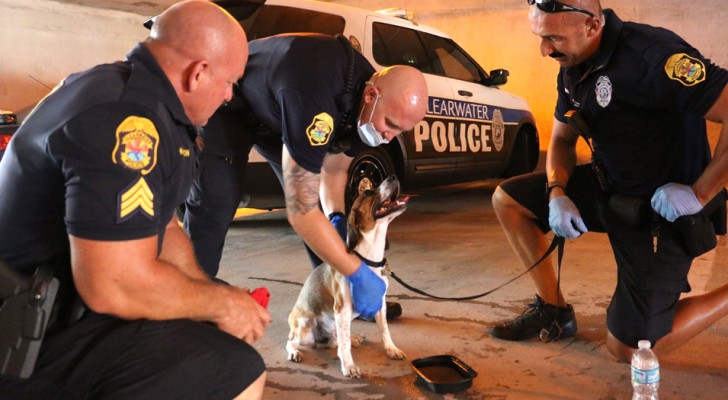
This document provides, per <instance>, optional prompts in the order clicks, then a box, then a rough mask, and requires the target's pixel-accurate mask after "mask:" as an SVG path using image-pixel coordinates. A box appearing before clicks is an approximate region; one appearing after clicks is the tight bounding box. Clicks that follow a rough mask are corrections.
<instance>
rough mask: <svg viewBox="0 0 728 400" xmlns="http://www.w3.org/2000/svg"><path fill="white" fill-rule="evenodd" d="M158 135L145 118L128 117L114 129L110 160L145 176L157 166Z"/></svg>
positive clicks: (150, 122) (151, 123) (152, 124)
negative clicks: (114, 137) (114, 141)
mask: <svg viewBox="0 0 728 400" xmlns="http://www.w3.org/2000/svg"><path fill="white" fill-rule="evenodd" d="M158 144H159V133H158V132H157V128H156V127H155V126H154V123H153V122H152V121H150V120H149V119H147V118H143V117H137V116H130V117H127V118H126V119H125V120H124V121H123V122H122V123H121V124H119V126H118V127H116V146H114V152H113V153H112V155H111V158H112V160H113V162H114V164H119V163H121V164H122V165H123V166H124V167H126V168H128V169H130V170H133V171H140V172H141V174H142V175H146V174H148V173H149V171H151V170H153V169H154V166H155V165H156V164H157V147H158V146H157V145H158Z"/></svg>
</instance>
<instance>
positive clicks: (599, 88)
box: [594, 75, 612, 108]
mask: <svg viewBox="0 0 728 400" xmlns="http://www.w3.org/2000/svg"><path fill="white" fill-rule="evenodd" d="M594 93H595V94H596V95H597V104H599V105H600V106H601V107H602V108H605V107H606V106H608V105H609V103H610V102H611V101H612V81H610V80H609V77H608V76H606V75H603V76H600V77H599V79H597V85H596V87H595V88H594Z"/></svg>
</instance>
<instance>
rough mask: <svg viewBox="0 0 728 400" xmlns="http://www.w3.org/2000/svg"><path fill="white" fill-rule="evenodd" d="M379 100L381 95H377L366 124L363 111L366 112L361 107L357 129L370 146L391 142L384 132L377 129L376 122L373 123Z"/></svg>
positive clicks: (362, 139) (363, 140) (361, 137)
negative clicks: (362, 116) (362, 117)
mask: <svg viewBox="0 0 728 400" xmlns="http://www.w3.org/2000/svg"><path fill="white" fill-rule="evenodd" d="M378 100H379V95H377V97H376V98H375V99H374V105H373V106H372V113H371V114H370V115H369V122H367V123H366V124H362V123H361V113H363V112H364V108H363V107H362V109H361V112H360V113H359V123H358V125H359V126H358V128H357V131H358V132H359V138H360V139H361V141H362V142H364V144H366V145H367V146H369V147H377V146H379V145H380V144H387V143H389V140H387V139H385V138H384V136H382V134H381V133H379V132H378V131H377V128H375V127H374V123H372V117H374V109H375V108H376V107H377V101H378Z"/></svg>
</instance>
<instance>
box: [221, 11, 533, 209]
mask: <svg viewBox="0 0 728 400" xmlns="http://www.w3.org/2000/svg"><path fill="white" fill-rule="evenodd" d="M217 3H218V4H220V5H221V6H223V7H225V8H226V9H227V10H228V11H229V12H230V13H231V14H232V15H233V16H235V17H236V18H237V19H238V20H240V22H241V25H242V26H243V28H244V29H245V31H246V33H247V34H248V39H249V40H253V39H259V38H263V37H267V36H271V35H275V34H279V33H288V32H317V33H323V34H329V35H334V34H337V33H341V34H343V35H344V36H346V37H347V38H349V40H350V41H351V42H352V44H353V45H354V48H355V49H356V50H358V51H359V52H361V53H362V54H363V55H364V56H365V57H366V58H367V59H368V60H369V62H370V63H371V64H372V65H373V66H374V68H375V69H377V70H381V69H383V68H385V67H387V66H390V65H395V64H406V65H411V66H413V67H415V68H417V69H419V70H420V71H422V72H423V73H424V75H425V78H426V80H427V85H428V89H429V102H428V109H427V115H426V117H425V119H424V120H423V121H422V122H420V123H418V124H417V125H416V126H415V128H414V129H413V131H412V132H405V133H403V134H402V135H399V136H398V137H397V139H396V140H393V141H392V142H391V143H389V144H387V145H382V146H379V147H376V148H371V149H368V150H367V151H365V152H364V153H362V154H359V155H358V156H357V157H356V158H355V159H354V160H353V162H352V164H351V167H350V170H349V179H348V185H347V192H346V196H347V203H348V204H351V202H352V200H353V199H354V198H355V197H356V196H357V195H358V194H359V193H360V191H361V190H363V189H366V188H368V187H373V186H376V185H378V184H379V183H380V182H381V181H382V180H383V179H384V178H386V177H387V176H388V175H391V174H396V175H397V177H398V178H399V180H400V182H401V183H402V187H403V190H404V191H405V192H413V191H418V192H419V191H423V190H426V189H428V188H432V187H435V186H442V185H446V184H452V183H461V182H469V181H476V180H484V179H490V178H499V177H508V176H513V175H517V174H521V173H525V172H530V171H532V170H533V169H534V168H535V167H536V164H537V162H538V156H539V138H538V133H537V130H536V123H535V120H534V117H533V115H532V114H531V112H530V110H529V107H528V104H527V103H526V101H525V100H524V99H522V98H520V97H516V96H514V95H512V94H510V93H508V92H505V91H503V90H501V89H499V86H501V85H503V84H505V83H506V81H507V77H508V71H507V70H504V69H495V70H492V71H490V73H487V72H485V70H483V69H482V68H481V67H480V66H479V65H478V64H477V63H476V62H475V60H473V58H472V57H470V56H469V55H468V54H467V53H466V52H465V51H464V50H463V49H462V48H461V47H460V46H458V44H457V43H455V42H454V41H453V40H452V39H450V38H449V37H448V36H447V35H446V34H444V33H443V32H440V31H438V30H436V29H433V28H430V27H427V26H424V25H420V24H416V23H414V22H413V21H411V20H410V19H408V18H407V16H408V14H411V13H408V12H407V11H406V10H402V9H387V10H382V11H369V10H364V9H361V8H355V7H350V6H344V5H340V4H332V3H327V2H321V1H309V0H267V1H265V0H239V1H235V0H224V1H218V2H217ZM263 3H264V4H263ZM253 10H254V11H253ZM250 159H251V163H250V164H249V166H248V170H247V179H246V182H247V183H246V188H245V190H244V192H245V195H244V196H243V199H242V202H241V207H253V208H264V209H266V208H267V209H270V208H277V207H283V206H284V202H283V197H282V191H281V189H280V186H279V184H278V181H277V179H276V178H275V175H274V174H273V173H272V170H271V169H270V168H269V167H268V166H267V164H265V161H264V160H263V158H262V157H261V156H260V155H258V154H256V153H252V154H251V158H250Z"/></svg>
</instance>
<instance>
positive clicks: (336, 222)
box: [329, 211, 346, 243]
mask: <svg viewBox="0 0 728 400" xmlns="http://www.w3.org/2000/svg"><path fill="white" fill-rule="evenodd" d="M329 221H330V222H331V225H333V226H334V228H336V232H339V236H341V240H343V241H344V243H346V215H344V214H343V213H341V212H338V211H337V212H333V213H331V214H329Z"/></svg>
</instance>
